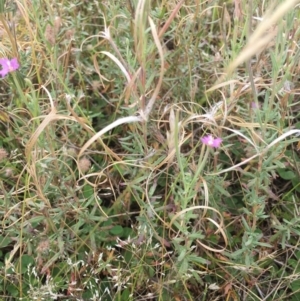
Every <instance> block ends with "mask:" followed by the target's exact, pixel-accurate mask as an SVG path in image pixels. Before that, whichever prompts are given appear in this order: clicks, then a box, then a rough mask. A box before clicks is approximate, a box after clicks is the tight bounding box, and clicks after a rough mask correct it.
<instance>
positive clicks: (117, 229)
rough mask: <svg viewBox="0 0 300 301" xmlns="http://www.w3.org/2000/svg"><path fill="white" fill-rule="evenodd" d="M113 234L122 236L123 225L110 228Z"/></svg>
mask: <svg viewBox="0 0 300 301" xmlns="http://www.w3.org/2000/svg"><path fill="white" fill-rule="evenodd" d="M109 232H110V233H111V234H112V235H117V236H121V235H122V234H123V227H121V226H119V225H117V226H114V227H113V228H111V229H110V231H109Z"/></svg>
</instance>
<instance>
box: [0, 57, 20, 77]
mask: <svg viewBox="0 0 300 301" xmlns="http://www.w3.org/2000/svg"><path fill="white" fill-rule="evenodd" d="M0 65H1V66H2V69H1V70H0V75H1V76H2V77H4V76H6V75H7V74H8V73H9V72H13V71H15V70H17V69H18V68H19V67H20V65H19V63H18V60H17V58H13V59H11V60H9V59H7V58H2V59H0Z"/></svg>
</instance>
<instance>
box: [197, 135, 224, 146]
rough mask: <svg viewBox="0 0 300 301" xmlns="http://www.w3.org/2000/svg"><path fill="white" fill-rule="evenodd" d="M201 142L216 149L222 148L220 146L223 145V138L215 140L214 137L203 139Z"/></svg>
mask: <svg viewBox="0 0 300 301" xmlns="http://www.w3.org/2000/svg"><path fill="white" fill-rule="evenodd" d="M201 141H202V143H203V144H206V145H208V146H211V147H216V148H218V147H220V144H221V143H222V139H221V138H214V137H213V136H212V135H207V136H204V137H202V138H201Z"/></svg>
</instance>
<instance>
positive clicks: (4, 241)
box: [0, 235, 12, 248]
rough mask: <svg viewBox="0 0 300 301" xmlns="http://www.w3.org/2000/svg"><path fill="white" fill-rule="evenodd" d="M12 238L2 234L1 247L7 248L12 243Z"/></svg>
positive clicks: (0, 238) (0, 237)
mask: <svg viewBox="0 0 300 301" xmlns="http://www.w3.org/2000/svg"><path fill="white" fill-rule="evenodd" d="M11 241H12V240H11V239H10V238H8V237H4V236H2V235H0V248H5V247H7V246H8V245H9V244H10V243H11Z"/></svg>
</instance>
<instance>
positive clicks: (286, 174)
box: [277, 168, 296, 180]
mask: <svg viewBox="0 0 300 301" xmlns="http://www.w3.org/2000/svg"><path fill="white" fill-rule="evenodd" d="M277 172H278V173H279V175H280V177H281V178H282V179H284V180H292V179H294V178H295V177H296V175H295V173H294V172H293V171H291V170H288V169H284V168H278V169H277Z"/></svg>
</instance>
